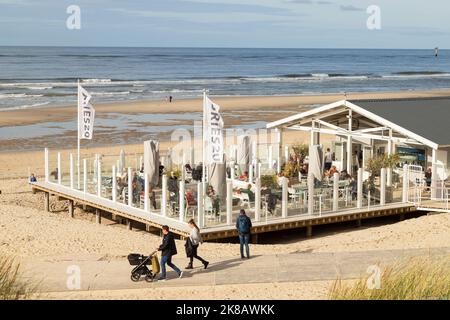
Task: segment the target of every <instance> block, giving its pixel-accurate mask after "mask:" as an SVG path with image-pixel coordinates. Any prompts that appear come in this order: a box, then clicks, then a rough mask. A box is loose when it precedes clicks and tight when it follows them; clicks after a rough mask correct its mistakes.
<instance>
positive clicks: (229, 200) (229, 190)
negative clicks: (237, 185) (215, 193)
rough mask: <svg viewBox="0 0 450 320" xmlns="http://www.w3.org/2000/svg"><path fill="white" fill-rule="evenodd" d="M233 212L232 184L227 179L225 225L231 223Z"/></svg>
mask: <svg viewBox="0 0 450 320" xmlns="http://www.w3.org/2000/svg"><path fill="white" fill-rule="evenodd" d="M232 214H233V184H232V182H231V181H227V225H229V226H230V225H231V221H232Z"/></svg>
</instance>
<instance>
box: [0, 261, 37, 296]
mask: <svg viewBox="0 0 450 320" xmlns="http://www.w3.org/2000/svg"><path fill="white" fill-rule="evenodd" d="M21 276H22V274H21V272H20V264H19V263H16V262H15V261H14V259H12V258H9V257H5V256H0V300H18V299H27V298H29V297H30V296H31V295H33V294H36V292H37V285H36V284H33V283H31V282H30V281H28V280H24V279H22V278H21Z"/></svg>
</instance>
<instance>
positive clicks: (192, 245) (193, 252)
mask: <svg viewBox="0 0 450 320" xmlns="http://www.w3.org/2000/svg"><path fill="white" fill-rule="evenodd" d="M188 225H189V227H191V233H190V234H189V237H188V238H187V239H186V254H187V256H188V258H189V259H190V261H189V264H188V265H187V267H186V269H193V268H194V258H195V259H197V260H199V261H200V262H201V263H203V267H204V268H205V269H206V268H208V265H209V262H208V261H206V260H205V259H203V258H201V257H199V256H198V254H197V250H198V246H199V245H200V243H203V239H202V236H201V234H200V229H199V227H198V226H197V224H196V223H195V221H194V219H191V220H189V221H188Z"/></svg>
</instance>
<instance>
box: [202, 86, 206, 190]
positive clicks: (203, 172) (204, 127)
mask: <svg viewBox="0 0 450 320" xmlns="http://www.w3.org/2000/svg"><path fill="white" fill-rule="evenodd" d="M205 106H206V89H203V130H202V132H203V143H202V149H203V150H202V151H203V152H202V154H203V168H202V181H203V189H204V190H205V189H206V148H205V144H206V110H205Z"/></svg>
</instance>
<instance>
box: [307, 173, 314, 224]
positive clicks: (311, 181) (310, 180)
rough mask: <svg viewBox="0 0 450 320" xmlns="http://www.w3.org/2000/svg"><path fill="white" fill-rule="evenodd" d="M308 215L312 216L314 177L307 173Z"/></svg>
mask: <svg viewBox="0 0 450 320" xmlns="http://www.w3.org/2000/svg"><path fill="white" fill-rule="evenodd" d="M308 214H309V215H312V214H314V175H313V174H312V172H308Z"/></svg>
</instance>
